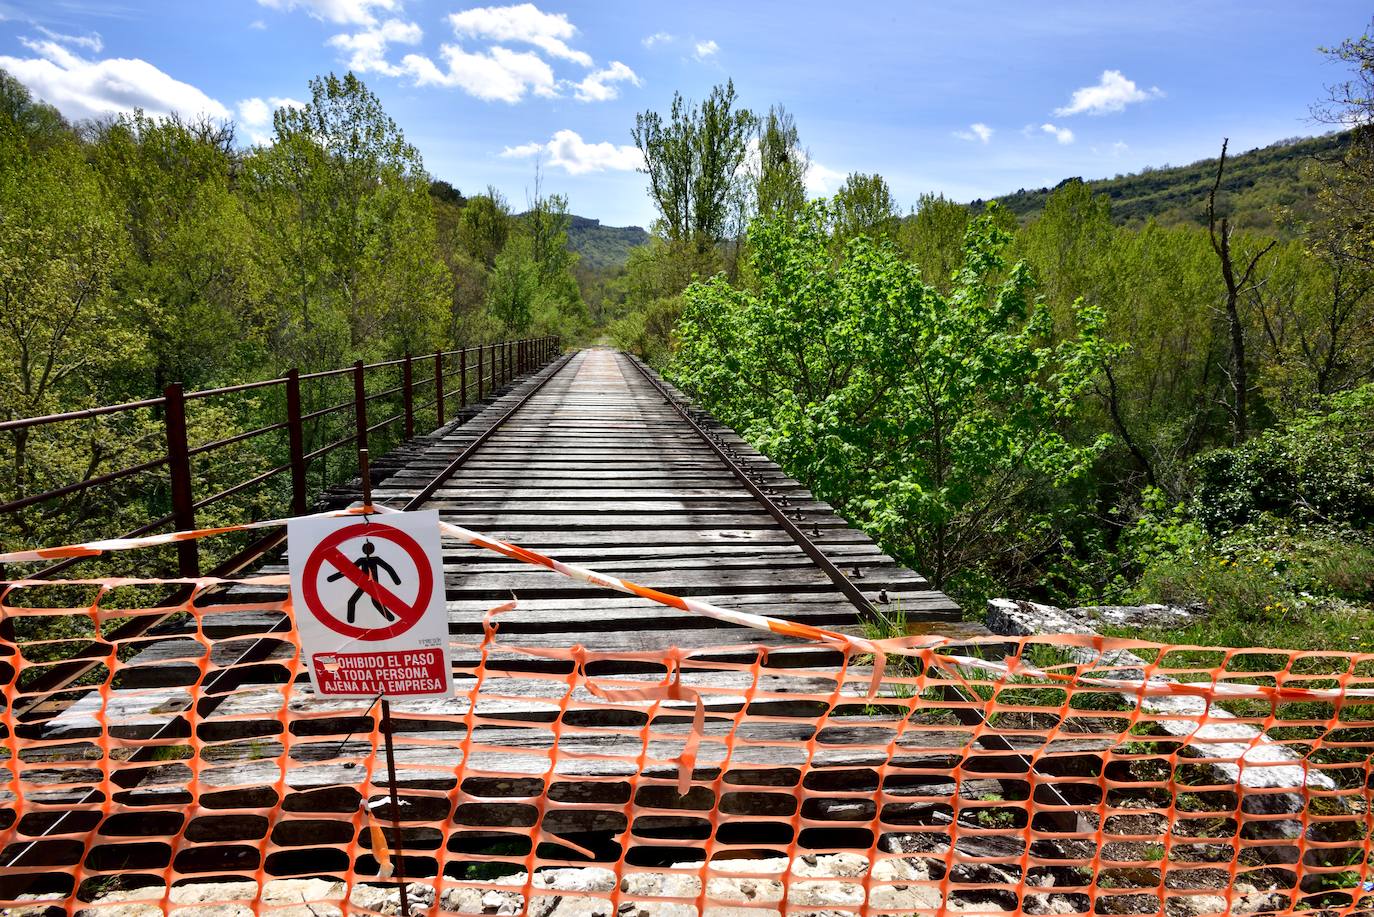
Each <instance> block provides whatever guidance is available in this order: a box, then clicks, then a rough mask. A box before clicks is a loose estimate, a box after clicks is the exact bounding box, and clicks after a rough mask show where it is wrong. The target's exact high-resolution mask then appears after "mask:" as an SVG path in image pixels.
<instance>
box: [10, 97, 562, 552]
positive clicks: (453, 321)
mask: <svg viewBox="0 0 1374 917" xmlns="http://www.w3.org/2000/svg"><path fill="white" fill-rule="evenodd" d="M309 89H310V95H309V99H310V101H309V102H307V103H306V104H305V105H303V106H300V107H294V106H292V107H284V108H281V109H279V110H277V112H276V113H275V117H274V120H273V131H272V136H271V138H270V140H269V141H268V142H265V143H261V144H258V145H254V146H251V147H245V146H244V145H242V144H241V143H240V142H238V140H237V138H235V136H234V134H233V131H232V129H231V127H230V126H228V125H226V124H222V123H217V122H213V121H209V120H185V119H182V118H178V117H169V118H152V117H148V116H145V115H143V114H142V113H135V114H132V115H121V116H118V117H114V118H109V119H106V120H102V121H96V122H83V123H79V124H71V123H68V122H67V121H66V120H65V119H64V118H63V117H62V116H61V115H60V114H59V113H58V112H57V110H56V109H54V108H52V107H51V106H49V105H47V104H44V103H43V102H41V101H39V100H36V99H34V98H32V97H31V95H30V94H29V92H28V90H27V89H26V88H25V87H24V86H23V85H22V84H20V83H19V82H18V81H16V80H14V79H12V78H11V77H10V76H9V75H8V74H6V73H4V72H3V71H0V419H3V420H11V419H16V418H23V417H34V416H39V415H44V414H50V413H58V412H66V411H75V410H81V409H84V408H91V407H95V406H99V405H109V404H116V403H121V402H128V401H137V400H141V399H146V398H157V397H159V396H161V394H162V392H163V388H164V386H166V385H168V384H169V383H182V384H184V385H185V386H186V388H187V389H196V388H209V387H213V386H223V385H233V384H236V383H242V382H252V381H256V380H263V379H271V378H274V377H279V376H281V375H282V374H283V373H285V372H286V371H287V370H289V369H292V368H294V369H297V370H299V371H300V372H301V373H303V374H304V373H310V372H314V371H319V370H328V369H335V368H338V367H343V366H347V365H349V364H351V363H352V362H353V361H355V360H366V361H377V360H391V359H396V358H400V357H404V356H406V355H415V356H422V355H426V354H432V353H434V352H435V351H437V350H447V349H451V348H456V347H461V346H469V345H472V344H477V343H483V342H487V341H494V340H509V339H513V338H521V337H533V336H540V335H544V334H558V335H562V336H563V337H564V338H565V339H570V340H571V339H576V338H577V337H578V336H579V335H582V334H584V333H585V332H586V331H587V329H588V318H587V310H586V306H585V303H584V301H583V298H582V294H581V289H580V287H579V285H578V279H577V278H576V277H575V276H574V268H575V266H576V262H577V256H576V255H575V254H573V253H572V252H570V251H569V249H568V236H567V233H568V228H569V225H570V223H571V219H570V217H569V215H568V211H567V202H566V200H564V199H563V198H561V197H558V196H556V195H541V194H539V193H538V191H537V189H536V194H535V195H534V199H533V206H532V207H531V208H530V209H529V211H528V212H527V213H525V214H522V215H520V216H516V215H514V214H512V213H511V210H510V208H509V207H508V206H507V204H506V202H505V201H504V200H503V199H502V197H501V195H500V194H497V193H495V192H494V191H490V190H489V191H487V192H486V193H482V194H475V195H470V196H467V197H464V196H463V195H461V194H459V193H458V192H457V191H456V190H455V189H453V188H452V187H451V186H449V185H447V184H446V183H443V182H431V179H430V176H429V175H428V174H427V172H426V171H425V167H424V163H423V160H422V159H421V156H420V153H419V151H418V150H416V149H415V148H414V147H413V146H411V145H410V144H409V143H408V142H407V141H406V138H405V137H404V135H403V134H402V133H401V131H400V129H399V128H398V127H397V126H396V124H395V123H394V122H393V121H392V119H391V118H390V117H388V116H387V114H386V112H385V111H383V110H382V107H381V104H380V103H379V101H378V100H377V98H376V96H375V95H373V94H372V92H371V91H370V90H368V88H367V87H366V86H365V85H364V84H363V83H362V82H361V81H360V80H358V79H357V77H355V76H354V75H353V74H351V73H350V74H347V75H346V76H343V77H337V76H334V75H332V74H331V75H329V76H327V77H321V78H319V79H316V80H312V81H311V83H310V87H309ZM393 384H394V383H393ZM325 388H327V387H325ZM341 395H342V392H340V391H334V390H332V389H330V390H328V391H326V390H325V389H322V388H321V387H320V386H318V385H317V386H314V387H313V388H312V389H311V393H310V397H311V398H312V399H315V398H318V399H322V400H318V401H314V400H312V401H311V403H308V404H306V405H305V410H306V411H309V412H316V411H321V410H323V409H325V408H326V407H328V406H329V404H331V403H335V402H337V401H338V400H339V398H340V397H341ZM328 399H333V401H332V402H331V401H329V400H328ZM281 410H282V406H281V405H280V404H273V403H272V402H271V400H270V399H269V398H266V397H265V396H263V397H259V396H258V395H256V394H255V395H253V396H250V397H248V398H244V399H240V400H237V401H235V402H234V406H233V409H232V410H231V405H229V404H227V403H225V402H220V401H211V402H207V403H206V404H205V409H203V410H199V411H197V412H194V414H193V416H192V418H191V420H190V421H188V423H189V424H190V425H191V427H192V429H190V430H189V438H190V441H191V442H192V443H204V442H207V441H211V440H215V439H220V438H225V437H234V436H236V435H237V434H239V433H241V432H245V431H249V430H252V429H255V428H259V427H262V426H264V425H265V424H268V423H273V422H275V421H276V420H279V419H280V414H281ZM156 420H157V419H156V418H155V417H152V416H149V415H148V414H147V413H146V412H143V413H138V412H135V413H132V414H128V415H118V416H117V417H108V418H97V419H94V420H92V421H90V422H89V423H83V424H71V425H54V426H51V427H44V428H40V429H38V430H36V431H33V432H30V431H27V430H22V429H20V430H15V431H13V432H12V433H6V434H4V435H3V436H0V467H3V468H4V469H5V473H4V474H3V475H0V503H11V502H14V501H22V500H23V499H24V498H26V497H28V496H31V495H34V494H38V493H42V492H44V491H46V490H49V489H53V488H59V487H68V486H70V485H73V484H75V483H79V482H82V481H86V480H89V479H92V478H95V477H98V476H100V475H104V474H107V473H109V472H111V471H112V470H113V469H117V468H123V467H127V466H130V465H137V464H139V463H145V464H146V466H147V468H148V469H153V470H154V472H153V473H151V474H140V475H134V476H131V477H127V478H124V479H121V481H120V482H119V483H118V484H117V485H116V486H113V487H110V488H103V489H101V490H100V491H99V497H100V498H99V499H95V498H93V497H92V496H91V495H90V494H87V493H86V492H78V493H76V494H75V495H73V496H71V497H70V498H68V499H65V500H61V501H57V502H56V503H53V502H48V503H44V504H42V505H38V506H31V507H29V508H27V509H24V510H23V511H22V512H17V513H9V514H6V515H5V516H3V518H0V544H3V545H6V546H8V545H11V544H23V545H34V544H49V543H55V542H59V541H69V540H71V539H72V537H74V536H75V535H77V534H80V533H87V534H93V535H94V534H103V535H108V534H110V533H111V532H122V531H128V530H132V529H134V528H136V527H137V526H139V525H142V524H144V523H146V522H147V520H149V519H154V518H158V517H159V516H161V515H163V514H164V513H165V512H166V511H167V500H168V496H167V493H166V490H165V486H164V483H163V479H162V478H160V477H158V475H157V474H156V473H155V471H156V468H157V465H158V462H159V461H161V459H159V456H160V455H163V454H165V449H166V444H165V443H164V442H163V441H162V440H161V439H160V435H159V426H158V424H157V422H156ZM326 432H327V430H325V429H324V428H322V427H320V426H319V422H318V421H317V422H315V423H312V424H311V427H310V430H308V431H307V434H308V436H309V437H311V440H310V442H308V443H307V448H309V449H315V448H319V447H322V446H323V445H324V443H325V442H327V441H328V439H327V437H326V436H325V434H326ZM262 442H263V441H262V440H255V441H254V442H252V443H248V444H244V445H241V446H239V447H237V449H236V450H235V455H236V456H237V457H236V458H235V459H233V460H228V459H224V458H223V457H222V456H221V455H218V454H217V456H216V459H215V463H214V465H213V466H212V467H207V468H206V469H204V471H205V473H206V475H207V476H208V480H209V482H210V484H211V486H213V484H214V483H215V482H216V481H230V480H242V479H244V478H245V477H249V476H251V474H253V473H256V471H250V469H259V470H260V469H261V468H263V467H270V466H271V465H274V464H279V463H280V461H281V458H280V457H279V456H275V455H272V454H268V455H263V454H260V453H258V452H256V451H254V450H256V449H257V448H258V447H259V445H260V444H261V443H262ZM264 448H265V447H264ZM238 463H241V464H238ZM236 465H237V466H236ZM317 468H318V469H319V470H320V473H321V474H322V475H323V476H324V479H325V480H324V483H326V484H327V483H328V481H329V474H330V473H331V467H330V466H329V465H328V463H325V462H321V463H320V464H319V465H318V466H317ZM235 474H237V475H238V477H237V478H234V477H233V475H235ZM269 483H276V482H269ZM269 497H270V493H268V492H266V491H261V490H259V491H255V492H250V493H246V494H245V495H244V497H243V502H239V501H235V505H233V506H228V505H220V506H217V507H216V512H224V513H226V514H227V518H252V517H253V514H254V513H258V512H261V511H262V508H263V507H264V506H266V505H268V503H269V502H270V501H268V498H269ZM255 501H256V502H255ZM264 501H268V502H264ZM236 514H237V515H236ZM203 518H204V521H207V522H211V521H213V519H214V518H215V517H214V515H213V514H203Z"/></svg>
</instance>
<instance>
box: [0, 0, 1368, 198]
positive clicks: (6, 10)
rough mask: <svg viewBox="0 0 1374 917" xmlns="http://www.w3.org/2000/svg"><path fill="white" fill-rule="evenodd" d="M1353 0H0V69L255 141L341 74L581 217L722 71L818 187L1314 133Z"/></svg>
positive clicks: (472, 185)
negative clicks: (192, 116) (654, 118)
mask: <svg viewBox="0 0 1374 917" xmlns="http://www.w3.org/2000/svg"><path fill="white" fill-rule="evenodd" d="M1372 14H1374V9H1371V7H1370V5H1369V4H1368V3H1367V2H1365V3H1357V2H1339V0H1331V2H1299V0H1294V2H1207V3H1203V2H1191V3H1180V2H1171V0H1160V2H1149V3H1124V2H1107V0H1097V2H1091V3H1054V4H1050V3H1029V2H1022V3H1016V2H982V3H953V2H950V3H941V4H937V3H916V2H908V3H881V2H871V3H870V2H850V3H835V2H833V0H828V2H825V0H822V2H813V0H792V2H785V3H771V2H770V3H763V2H741V0H733V2H702V3H687V2H678V3H656V2H647V0H641V2H620V0H603V2H595V3H593V2H587V3H574V2H554V0H539V2H537V3H533V4H530V3H524V4H517V5H507V6H499V5H493V6H480V5H475V4H471V3H464V2H461V0H182V2H153V0H115V2H97V0H42V2H27V0H24V2H20V0H0V67H3V68H4V69H7V70H9V71H11V72H12V73H14V74H15V75H16V76H18V77H19V78H20V79H21V80H23V81H24V82H25V83H26V84H27V85H28V86H29V87H30V88H31V89H32V90H33V91H34V92H35V94H36V95H38V96H40V97H42V98H45V99H47V100H48V101H50V102H52V103H53V104H55V105H57V107H58V108H60V109H62V110H63V112H64V113H66V114H67V115H68V116H70V117H76V118H79V117H90V116H93V115H99V114H101V113H108V112H111V111H116V110H127V109H129V108H132V107H133V106H136V105H137V106H141V107H143V108H144V109H145V110H147V111H150V112H156V113H161V112H166V111H169V110H178V111H181V112H183V113H208V114H212V115H216V116H219V117H225V118H233V119H234V120H235V121H236V122H237V123H238V130H239V136H240V137H241V138H242V139H243V141H244V142H245V143H248V142H251V141H252V139H253V138H254V137H255V136H263V135H265V134H266V133H268V132H269V131H270V111H271V108H272V107H273V106H274V105H276V104H292V103H293V101H295V100H303V99H307V98H308V97H309V90H308V88H307V82H308V80H309V79H310V78H311V77H312V76H315V75H317V74H322V73H326V72H329V71H330V70H333V71H336V72H340V73H341V72H343V71H344V70H346V69H349V68H350V67H352V69H354V70H355V71H356V72H358V73H359V74H360V75H361V76H362V77H363V79H364V80H365V81H366V82H367V84H368V85H369V86H370V87H371V88H372V89H373V90H374V91H375V92H376V93H377V95H378V96H380V98H381V99H382V102H383V104H384V106H385V107H386V109H387V111H388V112H389V113H390V114H391V115H392V117H394V118H395V119H396V121H397V122H398V123H399V124H400V126H401V128H402V129H403V130H404V131H405V133H406V135H407V137H408V138H409V139H410V141H411V142H412V143H414V144H415V145H416V146H417V147H418V148H419V150H420V152H421V154H422V155H423V156H424V160H425V164H426V166H427V167H428V168H429V170H430V172H432V173H433V174H434V175H435V176H436V177H439V178H444V179H446V180H448V181H450V182H452V183H453V184H454V185H456V186H457V187H458V188H459V189H460V190H462V191H464V192H468V193H471V192H475V191H478V190H480V189H482V188H484V187H485V186H486V185H488V184H492V185H495V186H496V187H497V188H499V189H500V190H501V191H502V192H504V193H505V195H506V196H507V198H509V199H510V200H511V202H512V204H513V205H514V206H515V207H516V208H517V209H521V208H523V205H524V202H525V200H526V198H527V191H528V189H530V188H531V187H532V184H533V177H534V169H535V162H536V161H539V162H541V163H542V169H543V173H544V187H545V189H546V190H548V191H555V192H562V193H565V194H567V195H568V197H569V199H570V204H571V209H572V210H573V212H575V213H579V214H583V215H585V216H591V217H596V218H599V219H601V220H603V221H604V222H606V223H609V224H612V225H624V224H630V223H637V224H640V225H647V224H648V222H649V221H650V220H651V219H652V218H653V210H652V207H651V205H650V203H649V200H648V198H647V196H646V194H645V190H644V187H645V184H644V178H643V176H642V175H640V174H638V173H636V172H635V171H634V167H635V165H636V163H637V161H638V160H637V156H636V154H635V151H634V150H633V149H632V147H631V143H632V141H631V138H630V128H631V126H632V125H633V123H634V115H635V113H636V112H637V111H642V110H644V109H646V108H654V109H657V110H661V111H662V110H666V108H667V106H668V103H669V101H670V100H671V98H672V94H673V91H674V90H681V91H682V92H683V94H684V95H686V96H688V97H689V98H694V99H699V98H701V97H702V96H704V95H705V94H706V93H707V92H709V91H710V88H711V86H712V85H714V84H715V83H718V82H722V81H724V80H725V79H726V78H727V77H733V78H734V81H735V85H736V88H737V89H738V91H739V94H740V96H741V98H742V101H743V102H744V104H746V105H748V106H750V107H751V108H754V109H755V110H766V109H767V107H768V106H769V105H770V104H773V103H781V104H783V105H784V106H786V108H787V109H788V110H789V111H791V112H792V113H793V114H794V115H795V117H796V120H797V124H798V127H799V128H800V131H801V137H802V142H803V145H804V146H806V147H807V149H808V151H809V154H810V157H811V161H812V169H811V173H810V176H809V185H810V186H811V188H812V190H813V192H815V193H825V192H829V191H833V190H834V189H835V187H836V186H837V185H838V183H839V182H840V181H842V180H843V176H844V174H845V173H848V172H851V171H860V172H879V173H881V174H882V175H883V176H885V177H886V178H887V180H888V182H889V183H890V185H891V186H892V189H893V192H894V193H895V195H896V196H897V198H898V200H899V202H900V203H901V204H902V205H903V207H907V206H910V205H911V204H912V203H914V202H915V200H916V197H917V195H918V194H920V193H922V192H925V191H941V192H943V193H945V194H946V195H948V196H951V197H954V198H957V199H961V200H967V199H971V198H975V197H988V196H991V195H995V194H999V193H1004V192H1008V191H1014V190H1016V189H1018V188H1021V187H1040V186H1042V185H1046V184H1053V183H1055V182H1057V181H1059V180H1060V179H1061V178H1064V177H1066V176H1071V175H1081V176H1084V177H1101V176H1109V175H1114V174H1117V173H1120V172H1130V171H1135V170H1138V169H1140V168H1142V167H1144V166H1147V165H1154V166H1158V165H1163V164H1166V163H1171V164H1182V163H1187V162H1192V161H1194V160H1197V159H1200V158H1203V157H1205V156H1209V155H1214V154H1215V152H1216V150H1217V149H1218V147H1219V146H1220V143H1221V138H1222V137H1223V136H1229V137H1230V138H1231V148H1232V150H1233V151H1239V150H1246V149H1250V148H1253V147H1256V146H1262V145H1265V144H1267V143H1270V142H1272V141H1274V140H1277V139H1280V138H1283V137H1291V136H1296V135H1304V134H1312V133H1318V132H1320V131H1321V130H1322V129H1323V128H1322V126H1320V125H1316V124H1313V123H1312V122H1311V121H1310V118H1309V107H1310V105H1311V104H1312V103H1313V102H1315V101H1316V100H1318V99H1319V98H1320V96H1321V94H1322V91H1323V86H1324V85H1326V84H1328V83H1331V82H1334V81H1336V80H1337V79H1340V78H1341V77H1342V72H1341V70H1339V69H1338V68H1337V67H1335V66H1334V65H1332V64H1330V63H1328V62H1326V60H1325V59H1324V58H1323V57H1322V55H1320V54H1319V53H1318V52H1317V50H1316V49H1317V46H1319V45H1329V44H1335V43H1337V42H1339V41H1340V40H1341V39H1343V38H1346V37H1351V36H1355V35H1358V34H1360V33H1361V32H1363V31H1364V30H1365V28H1366V27H1367V26H1368V24H1369V22H1370V18H1371V15H1372Z"/></svg>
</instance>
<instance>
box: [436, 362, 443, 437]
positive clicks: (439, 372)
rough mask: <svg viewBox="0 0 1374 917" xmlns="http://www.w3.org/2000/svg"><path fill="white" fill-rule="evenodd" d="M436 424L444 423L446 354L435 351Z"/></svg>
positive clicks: (441, 424)
mask: <svg viewBox="0 0 1374 917" xmlns="http://www.w3.org/2000/svg"><path fill="white" fill-rule="evenodd" d="M434 411H435V414H434V419H435V420H436V421H437V422H436V423H435V424H434V425H435V426H436V427H442V426H443V425H444V355H443V354H442V353H441V352H439V351H437V350H436V351H434Z"/></svg>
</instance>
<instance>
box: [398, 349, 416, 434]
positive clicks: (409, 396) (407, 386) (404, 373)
mask: <svg viewBox="0 0 1374 917" xmlns="http://www.w3.org/2000/svg"><path fill="white" fill-rule="evenodd" d="M413 372H414V367H412V366H411V363H410V354H406V359H405V362H404V363H402V364H401V404H402V405H403V406H404V408H405V415H406V428H405V429H406V439H410V438H411V437H413V436H414V435H415V394H414V391H413V390H412V384H413V382H414V376H413Z"/></svg>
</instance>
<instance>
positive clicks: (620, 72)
mask: <svg viewBox="0 0 1374 917" xmlns="http://www.w3.org/2000/svg"><path fill="white" fill-rule="evenodd" d="M621 82H625V83H632V84H634V85H635V86H638V85H639V77H638V76H637V75H635V72H634V71H633V70H631V69H630V68H629V67H627V66H626V65H624V64H622V63H621V62H620V61H611V65H610V66H609V67H607V68H606V69H605V70H598V71H596V72H595V73H590V74H588V75H587V77H586V78H585V79H584V80H582V82H580V83H578V84H577V99H578V101H579V102H607V101H610V100H611V99H614V98H616V97H617V96H619V95H620V90H619V89H618V88H616V86H615V84H616V83H621Z"/></svg>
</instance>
